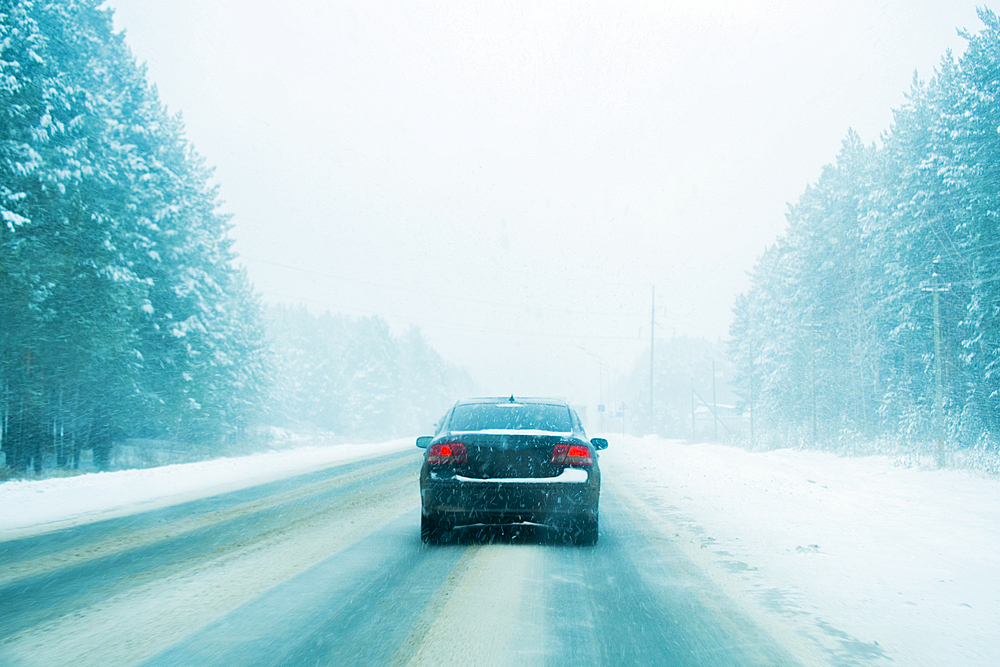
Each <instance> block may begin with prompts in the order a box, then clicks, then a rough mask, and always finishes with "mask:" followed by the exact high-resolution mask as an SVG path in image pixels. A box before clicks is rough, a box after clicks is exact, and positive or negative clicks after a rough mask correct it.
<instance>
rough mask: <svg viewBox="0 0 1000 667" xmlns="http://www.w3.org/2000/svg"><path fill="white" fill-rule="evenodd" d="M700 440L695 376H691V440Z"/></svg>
mask: <svg viewBox="0 0 1000 667" xmlns="http://www.w3.org/2000/svg"><path fill="white" fill-rule="evenodd" d="M697 441H698V430H697V422H695V420H694V376H693V375H692V376H691V442H697Z"/></svg>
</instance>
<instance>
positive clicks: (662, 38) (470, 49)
mask: <svg viewBox="0 0 1000 667" xmlns="http://www.w3.org/2000/svg"><path fill="white" fill-rule="evenodd" d="M108 4H109V5H110V6H112V7H114V8H115V10H116V13H115V20H116V26H118V27H119V28H123V29H125V30H126V34H127V40H128V42H129V44H130V45H131V47H132V49H133V51H134V52H135V54H136V57H137V58H138V59H139V60H140V61H144V62H146V63H147V66H148V75H149V78H150V80H151V81H152V82H154V83H155V84H156V85H157V86H158V87H159V91H160V96H161V98H162V99H163V101H164V102H165V103H166V104H167V105H168V107H169V108H170V109H171V110H173V111H181V112H182V113H183V115H184V118H185V122H186V125H187V129H188V136H189V138H190V139H191V141H192V142H193V143H194V145H195V147H196V148H197V150H198V151H199V152H200V153H201V154H202V155H204V156H205V158H206V159H207V161H208V163H209V164H212V165H215V166H216V177H217V180H218V182H219V183H220V185H221V192H222V197H223V198H224V199H225V200H226V204H225V210H227V211H229V212H231V213H233V214H234V224H235V227H234V229H233V236H234V238H235V239H236V248H237V250H238V252H239V253H240V254H241V256H242V261H243V262H244V263H245V264H246V266H247V267H248V270H249V272H250V276H251V279H252V280H253V281H254V283H255V285H256V288H257V289H258V290H259V291H260V292H262V294H263V295H264V298H265V300H267V301H269V302H279V301H286V302H305V303H308V304H310V306H311V307H315V308H317V309H320V310H321V309H324V308H329V309H330V310H332V311H339V312H343V313H345V314H350V315H362V314H378V315H381V316H383V317H384V318H386V319H387V320H388V321H389V322H390V323H391V324H392V325H393V326H394V328H396V329H397V330H400V329H402V328H403V327H405V326H406V325H407V324H409V323H413V324H416V325H418V326H420V327H421V329H422V330H423V331H424V333H425V335H426V336H427V338H428V339H429V340H430V342H431V343H432V344H433V345H434V346H435V347H436V348H437V349H438V350H439V351H440V352H441V353H442V354H443V355H444V356H445V357H446V358H449V359H451V360H453V361H456V362H459V363H461V364H463V365H465V366H466V367H467V368H468V369H469V371H470V372H471V373H472V374H473V376H474V378H475V379H476V380H477V381H478V382H479V383H480V384H481V386H482V387H483V389H484V391H487V392H490V393H496V394H508V393H515V394H523V395H528V394H534V395H538V394H544V395H562V396H567V397H569V398H570V399H571V400H574V401H578V402H587V403H595V402H596V397H597V390H598V386H597V385H598V362H597V361H595V357H596V358H600V359H603V360H604V362H605V363H606V364H608V365H609V366H610V367H612V368H616V369H617V370H618V371H620V372H625V371H626V370H627V369H628V368H629V367H630V366H631V365H632V363H633V361H634V360H635V359H636V358H637V357H638V355H639V354H640V353H641V352H642V351H643V350H644V349H647V348H648V344H649V343H648V341H649V316H650V312H649V311H650V290H651V288H652V286H653V285H655V286H656V295H657V321H658V324H659V326H658V337H663V338H666V337H669V336H671V335H673V333H674V332H676V333H677V335H681V334H689V335H700V336H707V337H710V338H713V339H715V338H718V337H724V336H725V335H726V332H727V329H728V325H729V321H730V316H731V307H732V303H733V299H734V297H735V295H736V294H737V293H739V292H741V291H743V290H745V289H746V288H747V286H748V280H747V277H746V272H747V271H748V270H749V269H750V268H751V267H752V266H753V263H754V260H755V258H756V257H757V256H758V255H759V254H760V252H761V251H762V250H763V249H764V248H765V246H767V245H768V244H770V243H772V242H773V241H774V239H775V237H776V236H777V235H778V234H779V233H780V232H781V231H782V229H783V228H784V224H785V221H784V211H785V208H786V204H787V202H791V201H794V200H795V199H797V197H798V196H799V194H800V193H801V192H802V191H803V189H804V188H805V187H806V185H807V184H809V183H810V182H813V181H814V180H815V179H816V178H817V177H818V175H819V173H820V169H821V167H822V165H824V164H826V163H829V162H831V161H832V160H833V159H834V157H835V155H836V153H837V150H838V148H839V145H840V141H841V140H842V139H843V137H844V136H845V134H846V132H847V130H848V128H850V127H853V128H854V129H856V130H857V131H858V132H859V133H860V134H861V136H862V138H863V139H864V140H866V141H869V142H870V141H874V140H876V139H877V138H878V136H879V134H880V133H881V132H882V131H883V130H884V129H886V128H887V127H888V126H889V124H890V122H891V120H892V115H891V109H892V108H893V107H897V106H899V105H900V104H901V103H902V101H903V99H904V97H903V95H904V92H905V91H906V90H907V88H908V87H909V83H910V81H911V79H912V76H913V72H914V70H918V71H919V73H920V75H921V76H922V77H923V78H927V77H929V76H930V75H931V74H932V70H933V67H934V66H935V65H936V64H937V62H938V61H939V59H940V57H941V56H942V55H943V54H944V52H945V50H946V49H948V48H951V49H953V50H955V51H956V52H959V53H960V52H961V51H962V50H963V49H964V40H962V39H961V38H960V37H958V36H957V35H956V28H960V27H965V28H969V29H972V30H978V29H979V27H980V23H979V20H978V19H977V18H976V15H975V3H974V2H972V1H969V2H966V1H965V0H951V1H941V0H937V1H931V0H909V1H905V2H904V1H894V0H844V1H840V2H808V1H804V0H799V1H794V0H787V1H786V0H758V1H751V0H676V1H667V2H658V3H652V2H649V3H638V2H606V3H585V2H580V1H572V2H564V3H555V2H498V1H490V2H479V3H476V2H468V1H463V2H450V3H446V2H412V1H405V2H402V1H401V2H372V1H371V0H348V1H344V2H319V1H309V0H284V1H283V2H281V3H265V2H259V1H257V0H242V1H240V2H236V1H235V0H234V1H232V2H230V1H228V0H170V1H169V2H164V1H163V0H110V2H109V3H108Z"/></svg>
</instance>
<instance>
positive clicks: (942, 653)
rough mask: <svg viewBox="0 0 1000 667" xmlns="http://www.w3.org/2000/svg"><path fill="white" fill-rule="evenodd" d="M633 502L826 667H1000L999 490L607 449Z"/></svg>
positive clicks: (621, 442)
mask: <svg viewBox="0 0 1000 667" xmlns="http://www.w3.org/2000/svg"><path fill="white" fill-rule="evenodd" d="M601 466H602V469H603V470H604V476H603V483H604V487H605V492H606V493H607V492H613V490H620V491H621V492H622V493H624V494H626V495H628V496H630V497H631V499H632V500H634V501H635V502H636V503H637V504H640V505H644V506H645V507H646V508H647V510H648V513H649V516H650V520H651V523H654V524H658V526H657V527H658V528H659V529H660V530H662V531H664V532H666V533H667V537H668V538H670V539H673V540H675V541H678V542H680V541H683V542H684V544H685V545H686V548H685V550H686V551H687V552H688V554H689V555H690V556H691V558H692V559H693V560H695V561H696V562H698V563H699V564H701V565H703V566H704V567H706V569H708V570H711V571H713V572H714V575H713V576H715V577H716V578H717V580H718V581H719V582H720V585H721V586H722V587H723V588H724V589H726V590H727V592H728V593H729V594H730V595H733V596H743V597H745V598H746V599H747V601H748V604H749V606H751V607H753V610H754V611H755V612H756V613H757V615H765V616H770V617H771V618H772V619H774V620H775V622H776V623H778V624H784V625H786V626H793V629H792V631H793V632H795V634H797V635H799V636H802V635H805V636H807V637H809V641H811V642H813V643H815V644H819V645H820V646H821V647H822V651H823V653H825V654H826V655H829V656H830V658H831V659H830V662H831V663H833V664H883V663H884V664H888V661H889V660H892V661H894V664H897V665H900V664H904V665H920V664H926V665H946V664H947V665H998V664H1000V642H998V641H997V639H998V636H1000V635H998V628H1000V566H998V564H997V558H998V554H1000V481H998V480H996V479H985V478H981V477H976V476H973V475H971V474H969V473H967V472H963V471H953V470H945V471H926V470H917V469H912V468H902V467H898V466H896V465H894V464H893V462H892V461H891V460H890V459H888V458H886V457H866V458H855V459H849V458H840V457H837V456H835V455H832V454H826V453H820V452H804V451H792V450H779V451H771V452H763V453H754V452H747V451H745V450H742V449H737V448H732V447H723V446H716V445H706V444H699V445H687V444H683V443H679V442H676V441H668V440H662V439H656V438H644V439H636V438H624V439H623V438H620V437H612V438H611V447H610V448H609V449H608V450H607V452H604V453H602V454H601Z"/></svg>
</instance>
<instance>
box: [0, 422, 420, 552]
mask: <svg viewBox="0 0 1000 667" xmlns="http://www.w3.org/2000/svg"><path fill="white" fill-rule="evenodd" d="M413 442H414V439H413V438H401V439H398V440H391V441H389V442H383V443H376V444H344V445H329V446H322V447H317V446H305V447H298V448H295V449H285V450H281V451H271V452H264V453H261V454H252V455H250V456H241V457H235V458H220V459H213V460H211V461H198V462H196V463H181V464H175V465H168V466H161V467H158V468H143V469H139V470H119V471H115V472H102V473H93V474H88V475H78V476H76V477H60V478H52V479H43V480H35V481H11V482H5V483H3V484H0V508H2V509H0V542H2V541H6V540H11V539H16V538H19V537H26V536H28V535H35V534H39V533H44V532H49V531H52V530H58V529H61V528H66V527H69V526H74V525H79V524H83V523H90V522H93V521H99V520H101V519H110V518H113V517H118V516H125V515H128V514H135V513H138V512H145V511H148V510H152V509H158V508H161V507H167V506H170V505H176V504H179V503H183V502H186V501H189V500H195V499H198V498H205V497H208V496H214V495H218V494H221V493H227V492H230V491H236V490H238V489H243V488H247V487H251V486H256V485H258V484H265V483H267V482H272V481H275V480H279V479H283V478H286V477H293V476H295V475H300V474H304V473H308V472H312V471H315V470H321V469H323V468H326V467H329V466H331V465H335V464H343V463H351V462H354V461H360V460H364V459H369V458H373V457H376V456H381V455H383V454H390V453H393V452H397V451H405V450H408V449H413V450H414V451H416V448H414V446H413Z"/></svg>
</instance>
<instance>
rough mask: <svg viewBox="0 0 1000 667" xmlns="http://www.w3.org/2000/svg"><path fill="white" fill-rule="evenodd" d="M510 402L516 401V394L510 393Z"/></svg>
mask: <svg viewBox="0 0 1000 667" xmlns="http://www.w3.org/2000/svg"><path fill="white" fill-rule="evenodd" d="M510 402H511V403H513V402H514V394H511V395H510Z"/></svg>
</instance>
